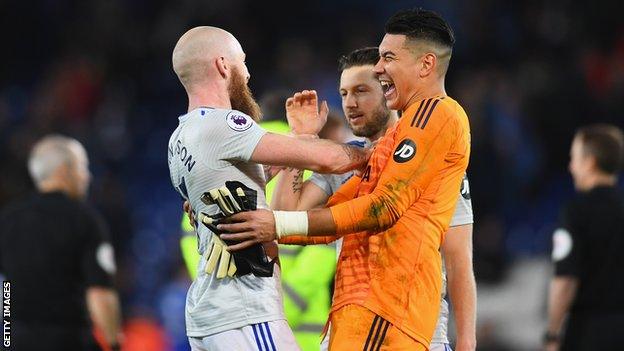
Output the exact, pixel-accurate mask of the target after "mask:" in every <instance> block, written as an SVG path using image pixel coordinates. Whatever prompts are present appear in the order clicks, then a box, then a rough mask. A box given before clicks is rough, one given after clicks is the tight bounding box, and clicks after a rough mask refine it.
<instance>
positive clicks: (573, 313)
mask: <svg viewBox="0 0 624 351" xmlns="http://www.w3.org/2000/svg"><path fill="white" fill-rule="evenodd" d="M570 155H571V160H570V173H572V177H573V178H574V186H575V188H576V190H577V191H578V193H579V194H578V196H577V197H576V198H575V199H574V200H573V201H572V202H570V203H569V204H568V205H567V206H566V207H565V208H564V209H563V211H562V215H561V223H560V227H559V229H557V230H556V231H555V233H554V234H553V252H552V258H553V261H554V265H555V276H554V277H553V279H552V281H551V286H550V296H549V308H548V329H547V330H546V333H545V336H544V344H545V349H546V350H548V351H551V350H558V349H561V350H601V351H603V350H622V349H623V348H624V273H623V271H622V269H623V268H624V200H623V197H624V194H622V191H620V189H618V188H617V187H616V182H617V174H618V173H619V171H620V170H621V168H622V162H623V159H624V136H623V135H622V131H621V130H619V129H618V128H616V127H614V126H610V125H604V124H597V125H591V126H587V127H584V128H581V129H580V130H579V131H578V132H577V133H576V135H575V137H574V141H573V142H572V149H571V152H570ZM566 314H567V315H568V318H567V323H566V326H565V332H564V333H561V331H562V329H564V328H562V325H563V322H564V318H565V316H566Z"/></svg>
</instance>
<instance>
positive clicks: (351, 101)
mask: <svg viewBox="0 0 624 351" xmlns="http://www.w3.org/2000/svg"><path fill="white" fill-rule="evenodd" d="M344 104H345V107H357V100H356V98H355V94H351V93H347V96H345V99H344Z"/></svg>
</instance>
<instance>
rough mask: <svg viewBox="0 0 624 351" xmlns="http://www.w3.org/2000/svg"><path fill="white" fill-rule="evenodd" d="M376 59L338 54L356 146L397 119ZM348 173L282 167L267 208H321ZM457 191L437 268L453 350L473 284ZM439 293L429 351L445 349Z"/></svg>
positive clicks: (366, 52) (369, 53) (464, 336)
mask: <svg viewBox="0 0 624 351" xmlns="http://www.w3.org/2000/svg"><path fill="white" fill-rule="evenodd" d="M378 59H379V50H378V48H375V47H369V48H362V49H358V50H355V51H353V52H351V53H349V54H348V55H346V56H342V57H341V58H340V70H341V71H342V74H341V76H340V86H339V92H340V96H342V109H343V112H344V115H345V117H346V118H347V122H348V124H349V127H350V128H351V130H352V132H353V134H354V135H355V136H357V137H360V138H361V139H358V140H354V141H352V142H351V143H358V144H359V145H361V146H365V145H371V144H372V143H375V142H376V141H377V140H378V139H379V138H381V137H382V136H383V135H384V134H385V132H386V130H387V129H388V127H391V126H393V125H394V124H395V123H396V122H397V120H398V118H397V115H396V112H395V111H392V110H390V109H388V108H387V107H386V101H385V99H384V96H383V91H382V90H381V85H380V84H379V80H377V77H376V76H375V74H374V72H373V67H374V66H375V64H376V63H377V61H378ZM351 176H353V172H347V173H344V174H340V175H335V174H319V173H313V174H312V176H311V177H310V179H308V180H306V181H303V178H302V177H301V172H300V171H297V170H285V171H283V172H282V173H280V175H279V176H278V185H277V188H276V192H275V194H274V205H273V208H274V209H278V210H308V209H312V208H316V207H322V206H324V205H325V203H326V202H327V200H328V199H329V197H330V196H331V195H332V194H333V193H334V192H335V191H336V190H338V188H339V187H340V186H341V185H342V184H343V183H344V182H346V181H347V180H349V178H351ZM460 192H461V194H458V200H457V208H456V209H455V213H454V215H453V219H452V220H451V224H450V228H449V230H448V232H447V233H446V235H445V239H444V242H443V243H442V255H443V261H442V262H443V269H442V270H443V272H445V273H446V271H449V272H450V275H448V286H449V294H450V295H451V296H452V299H451V304H452V306H453V314H454V315H455V319H456V320H457V343H456V348H457V350H474V349H475V345H476V337H475V319H476V318H475V313H476V284H475V279H474V272H473V269H472V223H473V215H472V203H471V201H470V191H469V185H468V179H467V178H464V181H463V183H462V187H461V191H460ZM341 242H342V239H338V240H337V241H336V243H338V244H337V246H338V247H340V244H339V243H341ZM337 253H338V254H339V249H338V252H337ZM445 267H446V270H445V269H444V268H445ZM443 281H444V282H445V283H446V282H447V274H443ZM445 296H446V284H443V288H442V298H441V305H440V315H439V317H438V324H437V326H436V330H435V334H434V337H433V339H432V341H431V346H430V349H431V350H432V351H438V350H439V351H445V350H448V349H449V348H450V346H449V340H448V332H447V330H448V317H449V308H448V302H447V301H446V299H445ZM325 341H328V338H325V339H324V342H325ZM322 349H323V347H322ZM325 349H326V346H325Z"/></svg>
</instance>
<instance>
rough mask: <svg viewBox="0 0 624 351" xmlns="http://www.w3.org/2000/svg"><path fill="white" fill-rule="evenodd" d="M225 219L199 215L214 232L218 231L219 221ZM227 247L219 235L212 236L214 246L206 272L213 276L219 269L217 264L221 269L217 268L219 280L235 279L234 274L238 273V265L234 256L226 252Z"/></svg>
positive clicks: (219, 216)
mask: <svg viewBox="0 0 624 351" xmlns="http://www.w3.org/2000/svg"><path fill="white" fill-rule="evenodd" d="M221 218H223V215H221V214H218V215H216V216H209V215H207V214H205V213H203V212H202V213H200V214H199V220H200V222H201V223H203V224H204V225H205V226H207V227H208V228H210V229H211V230H212V231H213V232H214V231H215V230H216V227H215V225H216V223H217V222H218V220H219V219H221ZM226 247H227V245H226V244H225V242H223V240H221V238H219V236H218V235H216V234H214V233H213V234H212V245H211V247H210V248H209V250H208V259H207V262H206V268H205V269H204V271H205V272H206V273H208V274H212V272H214V270H215V268H217V263H218V264H219V267H218V268H217V278H219V279H220V278H225V277H226V276H228V277H233V276H234V273H236V263H235V262H234V258H233V257H232V255H231V254H230V253H229V252H228V251H227V250H226Z"/></svg>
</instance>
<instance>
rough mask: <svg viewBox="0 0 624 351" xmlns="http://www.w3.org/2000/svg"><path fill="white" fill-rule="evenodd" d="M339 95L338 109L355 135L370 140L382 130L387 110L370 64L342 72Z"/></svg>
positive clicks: (386, 119)
mask: <svg viewBox="0 0 624 351" xmlns="http://www.w3.org/2000/svg"><path fill="white" fill-rule="evenodd" d="M340 96H341V97H342V110H343V111H344V114H345V117H346V118H347V123H349V127H350V128H351V130H352V131H353V134H354V135H355V136H359V137H366V138H372V137H375V136H376V135H378V134H380V132H382V131H383V130H384V128H385V127H386V124H387V123H388V118H389V117H390V110H389V109H388V108H387V107H386V101H385V99H384V97H383V91H382V90H381V85H380V84H379V81H378V80H377V78H376V76H375V74H374V72H373V65H362V66H352V67H349V68H346V69H344V70H343V71H342V74H341V76H340Z"/></svg>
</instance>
